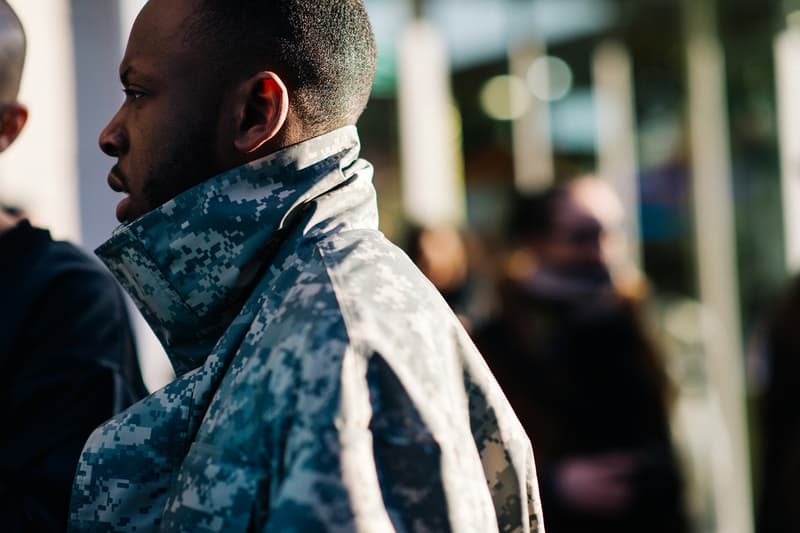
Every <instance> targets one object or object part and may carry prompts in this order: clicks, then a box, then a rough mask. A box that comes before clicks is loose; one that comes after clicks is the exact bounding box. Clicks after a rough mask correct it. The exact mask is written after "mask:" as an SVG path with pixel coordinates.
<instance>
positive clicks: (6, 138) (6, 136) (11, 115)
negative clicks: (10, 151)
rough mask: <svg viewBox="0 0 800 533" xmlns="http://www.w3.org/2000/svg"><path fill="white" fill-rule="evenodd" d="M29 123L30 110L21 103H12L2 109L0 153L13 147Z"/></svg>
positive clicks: (0, 109)
mask: <svg viewBox="0 0 800 533" xmlns="http://www.w3.org/2000/svg"><path fill="white" fill-rule="evenodd" d="M27 121H28V108H27V107H25V106H24V105H22V104H20V103H19V102H11V103H10V104H6V105H5V106H3V107H2V108H0V152H4V151H5V150H6V148H8V147H9V146H11V143H13V142H14V141H15V140H16V139H17V136H19V133H20V132H21V131H22V128H24V127H25V123H26V122H27Z"/></svg>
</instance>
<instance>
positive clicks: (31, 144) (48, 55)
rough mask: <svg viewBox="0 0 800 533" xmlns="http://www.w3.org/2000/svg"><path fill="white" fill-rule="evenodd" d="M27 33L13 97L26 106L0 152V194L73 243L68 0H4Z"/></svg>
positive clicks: (76, 223)
mask: <svg viewBox="0 0 800 533" xmlns="http://www.w3.org/2000/svg"><path fill="white" fill-rule="evenodd" d="M9 4H10V5H11V6H12V7H13V8H14V10H15V11H16V12H17V14H18V15H19V18H20V20H21V21H22V24H23V26H24V27H25V33H26V34H27V37H28V52H27V58H26V61H25V72H24V75H23V78H22V87H21V91H20V95H19V100H20V102H22V103H23V104H25V105H27V106H28V108H29V110H30V116H29V118H28V124H27V126H26V127H25V129H24V130H23V132H22V134H21V135H20V137H19V138H18V139H17V141H16V142H15V143H14V145H12V146H11V147H10V148H9V149H8V150H7V151H6V152H5V153H3V154H2V155H0V198H3V200H4V201H7V202H11V203H15V204H18V205H19V206H20V207H22V208H24V209H26V210H27V211H28V212H29V213H30V215H31V217H32V218H33V221H34V223H36V224H38V225H41V226H45V227H48V228H50V230H51V232H52V233H53V235H54V236H55V237H57V238H63V239H70V240H72V241H79V240H80V237H81V232H80V213H79V209H78V177H77V175H78V172H77V156H76V152H77V141H76V135H75V132H76V113H75V103H74V102H75V77H74V65H75V64H74V60H73V53H72V50H73V49H72V31H71V27H70V11H69V2H68V0H52V1H50V2H47V5H46V6H43V5H42V3H41V2H31V1H30V0H9Z"/></svg>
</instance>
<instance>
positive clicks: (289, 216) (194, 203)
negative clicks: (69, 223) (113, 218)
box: [96, 126, 377, 375]
mask: <svg viewBox="0 0 800 533" xmlns="http://www.w3.org/2000/svg"><path fill="white" fill-rule="evenodd" d="M359 149H360V144H359V140H358V134H357V132H356V129H355V127H354V126H347V127H344V128H341V129H338V130H335V131H333V132H330V133H328V134H325V135H323V136H321V137H316V138H314V139H310V140H308V141H305V142H302V143H300V144H297V145H294V146H290V147H288V148H285V149H283V150H281V151H279V152H276V153H274V154H271V155H269V156H267V157H265V158H263V159H260V160H258V161H254V162H252V163H249V164H247V165H244V166H242V167H239V168H235V169H233V170H230V171H228V172H225V173H223V174H220V175H218V176H216V177H213V178H211V179H209V180H207V181H205V182H203V183H201V184H199V185H197V186H196V187H194V188H192V189H190V190H188V191H186V192H184V193H182V194H180V195H179V196H177V197H175V198H174V199H172V200H170V201H169V202H167V203H165V204H164V205H163V206H161V207H160V208H158V209H156V210H154V211H152V212H150V213H148V214H146V215H144V216H142V217H141V218H139V219H137V220H135V221H134V222H132V223H130V224H128V225H123V226H120V227H119V228H117V230H116V231H115V232H114V235H113V236H112V237H111V239H110V240H108V241H107V242H106V243H105V244H103V245H102V246H100V247H99V248H98V249H97V250H96V253H97V255H98V256H99V257H100V259H101V260H103V262H104V263H105V264H106V265H107V266H108V267H109V269H110V270H111V271H112V273H114V275H115V276H116V277H117V279H118V280H119V281H120V283H121V284H122V285H123V286H124V287H125V289H126V290H127V291H128V293H129V294H130V295H131V296H132V297H133V299H134V301H135V303H136V304H137V306H138V307H139V309H140V310H141V311H142V314H143V315H144V317H145V318H146V319H147V321H148V323H149V324H150V326H151V327H152V328H153V331H154V332H155V333H156V335H157V336H158V338H159V340H160V341H161V343H162V344H163V345H164V347H165V349H166V351H167V354H168V355H169V357H170V360H171V361H172V364H173V366H174V367H175V372H176V373H177V374H178V375H181V374H183V373H185V372H186V371H188V370H190V369H192V368H196V367H197V366H199V365H201V364H202V363H203V362H204V360H205V358H206V357H207V356H208V354H209V353H210V351H211V349H212V348H213V347H214V345H215V344H216V342H217V340H218V339H219V337H220V335H221V334H222V332H223V331H224V330H225V329H226V328H227V327H228V326H229V325H230V323H231V322H232V320H233V319H234V318H235V317H236V315H237V314H238V312H239V310H240V308H241V306H242V304H243V303H244V300H245V299H246V298H247V297H248V296H249V294H250V292H251V291H252V289H253V286H254V285H255V283H256V282H257V281H258V278H259V277H261V276H262V275H263V273H264V272H265V270H266V269H267V268H268V267H269V264H270V262H271V261H272V259H273V258H274V253H275V251H276V250H277V248H278V247H279V245H280V244H281V242H282V240H283V239H284V238H285V233H286V231H287V230H288V229H290V228H291V226H292V225H293V224H294V223H295V222H296V220H295V219H296V218H298V217H297V216H296V215H302V214H305V211H306V208H307V207H308V206H309V205H310V204H311V203H312V202H314V201H315V200H316V199H317V198H319V197H320V196H321V195H324V194H325V193H327V192H330V191H332V190H333V189H337V188H339V187H340V186H342V185H343V184H345V183H346V182H348V181H351V180H353V178H354V177H356V178H362V179H360V180H356V181H364V179H366V180H367V181H371V176H372V169H371V167H370V166H369V164H368V163H366V162H364V161H361V160H358V153H359ZM371 188H372V186H371V183H370V184H369V189H370V190H371ZM372 200H373V201H372V204H373V205H372V206H371V207H369V208H368V209H367V210H368V211H370V212H371V211H375V208H374V192H373V195H372ZM323 211H326V210H323ZM327 211H329V210H327ZM330 214H331V213H326V219H329V218H330V217H329V216H328V215H330ZM333 214H334V215H335V214H336V213H335V212H334V213H333ZM375 215H376V213H375ZM371 218H374V219H375V224H376V225H377V219H376V216H374V217H371ZM314 219H317V220H316V223H317V224H318V225H320V224H319V222H320V221H319V219H318V217H315V216H314V217H312V218H311V219H307V220H306V226H307V227H306V228H304V231H303V233H308V232H310V231H311V228H310V226H311V225H312V224H313V222H312V221H313V220H314ZM293 220H294V222H293Z"/></svg>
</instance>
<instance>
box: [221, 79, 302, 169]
mask: <svg viewBox="0 0 800 533" xmlns="http://www.w3.org/2000/svg"><path fill="white" fill-rule="evenodd" d="M242 90H243V93H242V97H243V98H242V99H241V100H240V102H241V106H240V108H239V116H238V124H237V130H236V138H235V140H234V144H235V146H236V149H237V150H238V151H239V152H240V153H242V154H249V153H251V152H254V151H256V150H258V149H259V148H260V147H261V146H263V145H264V143H266V142H267V141H270V140H272V139H274V138H275V136H276V135H277V134H278V132H280V130H281V128H282V127H283V125H284V124H285V123H286V117H287V115H288V114H289V91H288V90H287V89H286V85H285V84H284V83H283V80H281V79H280V77H278V75H277V74H275V73H274V72H259V73H258V74H256V75H255V76H253V77H252V78H250V79H248V80H247V81H246V82H245V83H244V84H243V85H242Z"/></svg>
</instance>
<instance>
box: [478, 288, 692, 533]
mask: <svg viewBox="0 0 800 533" xmlns="http://www.w3.org/2000/svg"><path fill="white" fill-rule="evenodd" d="M573 290H574V292H571V291H573ZM501 294H502V297H501V301H502V302H503V312H502V315H501V316H500V317H499V318H498V319H496V320H494V321H493V322H492V323H490V324H488V325H487V327H485V328H483V329H482V330H481V331H478V332H477V333H476V335H475V340H476V343H477V345H478V347H479V349H480V351H481V353H483V354H484V356H485V357H486V359H487V362H488V363H489V366H490V367H491V369H492V371H493V372H494V373H495V376H496V377H497V380H498V382H499V383H500V385H501V387H502V388H503V390H504V392H505V393H506V395H507V396H508V399H509V401H510V402H511V405H512V406H513V407H514V410H515V412H516V413H517V415H518V416H519V418H520V421H521V422H522V424H523V426H524V427H525V429H526V431H527V432H528V436H529V437H530V439H531V442H532V443H533V448H534V453H535V454H536V467H537V470H538V474H539V480H540V487H541V491H542V507H543V512H544V517H545V525H546V527H547V531H548V533H584V532H588V531H591V532H593V533H602V532H606V531H608V532H612V531H613V532H614V533H626V532H630V533H641V532H645V531H647V532H648V533H654V532H665V533H666V532H670V533H676V532H680V531H685V517H684V512H683V510H682V503H681V490H680V482H679V480H680V476H679V474H678V469H677V464H676V460H675V457H674V453H673V450H672V446H671V442H670V432H669V426H668V420H667V410H666V400H665V392H666V388H665V385H666V378H665V374H664V372H663V369H661V368H660V367H659V365H658V364H657V361H656V360H655V359H654V356H655V355H656V354H655V352H654V350H653V347H652V346H651V345H650V343H649V340H648V339H647V337H646V335H645V333H644V329H643V327H642V325H641V324H639V322H638V320H639V319H638V316H637V314H636V309H635V307H634V306H633V305H632V303H631V302H628V301H627V300H624V299H623V298H621V297H619V296H618V295H616V293H615V292H614V291H613V289H612V288H611V286H610V284H609V285H608V286H607V287H605V288H599V289H594V288H581V289H572V288H570V287H568V286H562V287H560V288H558V287H557V288H550V289H548V290H542V288H541V287H537V286H536V283H532V284H530V285H526V284H525V283H517V282H508V283H507V284H506V285H505V286H504V287H503V288H502V290H501ZM613 453H625V454H635V455H636V456H637V457H638V458H639V463H638V468H637V469H636V471H635V473H634V474H633V479H632V480H631V484H632V485H631V486H632V487H633V492H634V500H633V502H632V504H631V505H630V506H629V510H628V511H627V512H622V513H619V514H616V515H604V516H597V515H589V514H586V513H582V512H579V511H577V510H575V509H571V508H569V507H568V506H566V505H565V502H564V500H563V499H562V497H561V495H560V494H559V489H558V486H557V481H556V475H557V474H556V472H557V469H558V467H559V466H560V465H561V464H562V463H563V462H564V461H568V460H571V459H575V458H587V457H592V456H597V455H599V454H613Z"/></svg>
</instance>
